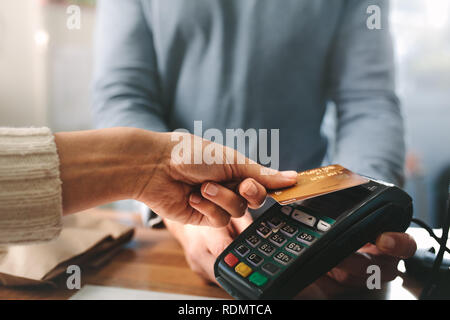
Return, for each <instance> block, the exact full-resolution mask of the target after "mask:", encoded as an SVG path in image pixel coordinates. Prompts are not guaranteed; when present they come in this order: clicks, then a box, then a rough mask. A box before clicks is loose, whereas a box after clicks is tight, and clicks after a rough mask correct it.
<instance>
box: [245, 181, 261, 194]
mask: <svg viewBox="0 0 450 320" xmlns="http://www.w3.org/2000/svg"><path fill="white" fill-rule="evenodd" d="M243 191H244V194H245V195H247V196H249V197H254V196H256V194H257V193H258V189H257V188H256V186H255V184H254V183H253V182H251V181H247V182H246V183H245V185H244V190H243Z"/></svg>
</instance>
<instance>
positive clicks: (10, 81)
mask: <svg viewBox="0 0 450 320" xmlns="http://www.w3.org/2000/svg"><path fill="white" fill-rule="evenodd" d="M111 1H114V0H111ZM71 4H76V5H78V6H79V7H80V8H81V28H80V29H73V30H70V29H69V28H67V27H66V22H67V18H68V16H69V13H68V12H67V9H68V7H69V6H70V5H71ZM391 9H392V10H391V27H392V33H393V37H394V47H395V54H396V61H397V89H398V95H399V97H400V99H401V102H402V106H403V112H404V116H405V120H406V129H407V144H408V155H407V160H406V174H407V181H406V185H405V189H406V191H407V192H408V193H410V194H411V195H412V196H413V198H414V203H415V214H416V216H417V217H419V218H422V219H423V220H425V221H427V222H428V223H431V224H432V225H437V224H438V223H439V222H440V215H439V212H440V210H441V209H442V208H441V207H442V205H441V203H442V200H441V202H439V200H438V198H439V192H438V189H439V188H438V185H441V190H442V182H439V181H440V179H441V177H442V176H443V170H445V168H447V167H448V166H449V165H450V23H449V18H450V0H433V1H426V0H393V1H391ZM94 24H95V0H84V1H82V0H79V1H75V0H74V1H65V0H52V1H50V0H2V1H1V2H0V126H42V125H45V126H49V127H50V128H51V129H52V130H54V131H63V130H64V131H68V130H82V129H89V128H91V127H92V124H91V116H90V110H89V109H90V98H89V96H90V81H91V70H92V44H93V29H94ZM447 183H448V181H447ZM127 205H128V206H129V205H130V204H129V203H128V204H122V206H127ZM116 206H119V207H120V206H121V204H116Z"/></svg>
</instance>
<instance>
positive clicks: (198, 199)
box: [190, 193, 202, 204]
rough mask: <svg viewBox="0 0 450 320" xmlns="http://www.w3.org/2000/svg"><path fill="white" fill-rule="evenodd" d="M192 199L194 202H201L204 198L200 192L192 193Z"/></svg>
mask: <svg viewBox="0 0 450 320" xmlns="http://www.w3.org/2000/svg"><path fill="white" fill-rule="evenodd" d="M190 200H191V202H192V203H195V204H199V203H200V202H201V201H202V198H200V196H199V195H198V194H195V193H192V194H191V197H190Z"/></svg>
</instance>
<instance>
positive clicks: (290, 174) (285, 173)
mask: <svg viewBox="0 0 450 320" xmlns="http://www.w3.org/2000/svg"><path fill="white" fill-rule="evenodd" d="M280 173H281V175H282V176H283V177H286V178H289V179H297V171H293V170H290V171H280Z"/></svg>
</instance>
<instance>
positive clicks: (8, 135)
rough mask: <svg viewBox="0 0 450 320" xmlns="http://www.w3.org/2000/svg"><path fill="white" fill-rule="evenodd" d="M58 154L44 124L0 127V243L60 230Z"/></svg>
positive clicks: (47, 237) (51, 235) (37, 238)
mask: <svg viewBox="0 0 450 320" xmlns="http://www.w3.org/2000/svg"><path fill="white" fill-rule="evenodd" d="M61 216H62V196H61V180H60V178H59V158H58V154H57V150H56V145H55V141H54V137H53V135H52V133H51V132H50V130H49V129H48V128H0V244H17V243H29V242H41V241H47V240H51V239H53V238H55V237H56V236H58V235H59V233H60V231H61Z"/></svg>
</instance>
